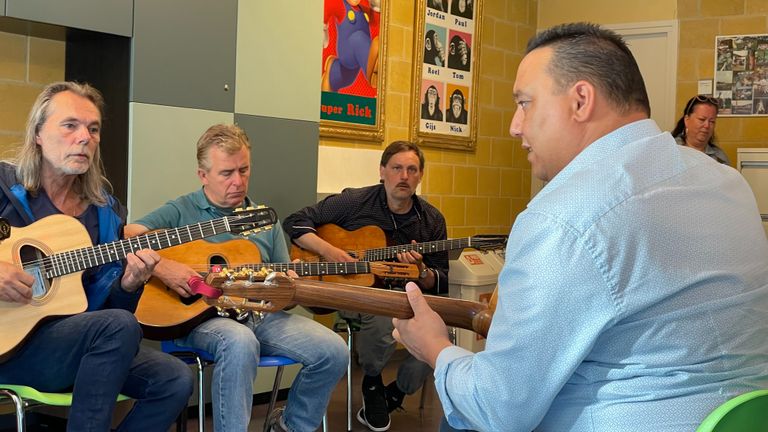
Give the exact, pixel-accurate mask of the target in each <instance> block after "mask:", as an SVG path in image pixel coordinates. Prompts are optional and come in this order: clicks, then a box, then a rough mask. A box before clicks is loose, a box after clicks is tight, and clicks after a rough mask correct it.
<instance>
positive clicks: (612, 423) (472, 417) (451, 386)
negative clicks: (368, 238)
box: [394, 23, 768, 432]
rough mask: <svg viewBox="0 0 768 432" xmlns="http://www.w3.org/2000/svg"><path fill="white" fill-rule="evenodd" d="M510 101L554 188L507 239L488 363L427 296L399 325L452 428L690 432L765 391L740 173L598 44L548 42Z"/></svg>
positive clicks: (611, 43) (752, 211) (767, 261)
mask: <svg viewBox="0 0 768 432" xmlns="http://www.w3.org/2000/svg"><path fill="white" fill-rule="evenodd" d="M514 91H515V98H516V100H517V105H518V108H517V111H516V112H515V116H514V118H513V120H512V124H511V126H510V133H511V134H512V135H513V136H515V137H518V138H520V139H521V140H522V147H523V149H525V150H526V151H527V152H528V160H529V161H530V163H531V168H532V171H533V174H534V175H535V176H536V177H538V178H540V179H542V180H545V181H548V182H549V183H548V184H547V185H546V187H545V188H544V189H543V190H542V191H541V192H540V193H539V194H538V195H537V196H536V197H535V198H534V199H532V200H531V202H530V203H529V205H528V208H527V209H526V210H525V211H524V212H522V213H521V214H520V215H519V216H518V217H517V220H516V221H515V224H514V227H513V228H512V233H511V234H510V237H509V243H508V246H507V253H506V263H505V266H504V269H503V270H502V272H501V274H500V275H499V293H498V304H497V305H496V311H495V314H494V318H493V323H492V325H491V329H490V332H489V335H488V340H487V343H486V349H485V351H483V352H480V353H477V354H472V353H471V352H468V351H466V350H464V349H462V348H459V347H456V346H452V345H451V344H450V342H449V341H448V338H447V335H446V330H445V325H444V324H443V322H442V321H441V320H440V318H439V317H438V316H437V315H436V314H435V313H434V312H433V311H431V310H430V309H429V308H428V306H427V305H426V303H425V302H424V299H423V298H422V297H421V293H420V292H419V291H418V290H417V289H416V288H415V286H409V287H408V288H407V290H408V295H409V299H410V300H411V304H412V306H413V308H414V311H415V317H414V318H413V319H411V320H395V331H394V334H395V337H396V338H398V340H400V341H402V342H403V343H404V344H405V345H406V346H407V347H408V349H409V350H410V351H411V352H412V353H413V354H414V355H416V357H418V358H420V359H422V360H424V361H426V362H427V363H429V364H431V365H433V366H434V367H435V378H436V379H435V385H436V387H437V390H438V393H439V395H440V400H441V402H442V404H443V408H444V411H445V414H446V417H447V419H448V422H449V423H450V425H451V426H452V427H454V428H459V429H474V430H481V431H521V432H528V431H531V430H541V431H558V432H560V431H611V432H620V431H650V430H652V431H692V430H694V429H695V428H696V426H697V425H698V424H699V423H700V422H701V421H702V420H703V419H704V417H706V415H707V414H708V413H709V412H710V411H711V410H712V409H714V408H716V407H717V406H718V405H720V404H721V403H723V402H725V401H726V400H728V399H729V398H731V397H733V396H735V395H737V394H739V393H743V392H746V391H750V390H755V389H758V388H768V241H766V237H765V234H764V232H763V229H762V226H761V223H760V216H759V214H758V211H757V206H756V204H755V199H754V196H753V195H752V192H751V191H750V189H749V187H748V186H747V184H746V183H745V181H744V180H743V179H742V178H741V176H740V175H739V173H738V172H736V171H735V170H733V169H732V168H730V167H727V166H724V165H720V164H718V163H716V162H714V161H713V160H712V159H711V158H709V157H708V156H707V155H705V154H704V153H701V152H698V151H695V150H692V149H689V148H686V147H681V146H678V145H676V144H675V141H674V139H673V138H672V136H671V135H670V134H669V133H666V132H661V131H660V130H659V128H658V126H657V125H656V124H655V123H654V122H653V121H652V120H649V119H648V117H649V114H650V108H649V104H648V97H647V94H646V91H645V85H644V84H643V80H642V76H641V75H640V72H639V70H638V67H637V64H636V62H635V60H634V58H633V57H632V54H631V53H630V51H629V50H628V48H627V47H626V45H625V44H624V42H623V41H622V40H621V38H620V37H618V36H617V35H615V34H614V33H612V32H610V31H606V30H603V29H601V28H600V27H598V26H595V25H591V24H585V23H579V24H565V25H561V26H557V27H554V28H552V29H549V30H547V31H545V32H543V33H541V34H539V35H537V36H535V37H534V38H533V39H532V40H531V41H530V42H529V44H528V50H527V54H526V56H525V58H524V59H523V60H522V62H521V64H520V67H519V69H518V74H517V79H516V82H515V86H514ZM651 155H652V156H651Z"/></svg>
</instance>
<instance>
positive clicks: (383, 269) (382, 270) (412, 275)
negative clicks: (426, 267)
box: [370, 261, 420, 280]
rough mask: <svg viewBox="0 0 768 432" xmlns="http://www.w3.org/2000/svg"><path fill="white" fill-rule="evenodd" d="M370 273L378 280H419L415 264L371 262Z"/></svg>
mask: <svg viewBox="0 0 768 432" xmlns="http://www.w3.org/2000/svg"><path fill="white" fill-rule="evenodd" d="M370 264H371V273H373V274H374V275H376V276H378V277H380V278H393V279H413V280H416V279H418V278H419V273H420V272H419V268H418V267H416V264H406V263H400V262H388V261H371V263H370Z"/></svg>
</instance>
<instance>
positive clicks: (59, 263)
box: [21, 215, 257, 274]
mask: <svg viewBox="0 0 768 432" xmlns="http://www.w3.org/2000/svg"><path fill="white" fill-rule="evenodd" d="M249 217H250V216H248V215H234V216H227V217H224V218H220V219H215V220H212V221H205V222H199V223H195V224H189V225H185V226H183V227H179V228H171V229H167V230H163V231H156V232H152V233H147V234H142V235H139V236H135V237H129V238H127V239H122V240H116V241H113V242H110V243H103V244H98V245H95V246H89V247H84V248H79V249H72V250H68V251H62V252H58V253H55V254H52V255H48V256H44V257H42V258H38V259H33V260H30V261H24V262H22V263H21V264H22V268H23V269H25V270H26V269H28V268H31V267H42V268H44V269H45V272H46V274H47V273H49V272H51V271H53V269H55V268H57V269H59V270H61V271H62V273H61V274H69V273H74V272H76V271H81V270H85V269H87V268H92V267H96V266H99V265H103V264H107V263H111V262H115V261H118V260H120V259H123V258H125V256H126V255H127V254H128V253H135V252H136V251H137V250H140V249H152V250H159V249H164V248H166V247H170V246H175V245H173V244H171V237H169V235H168V232H169V231H175V232H176V235H175V236H174V241H176V242H178V243H177V244H182V243H187V242H189V241H192V240H193V238H194V237H193V236H192V229H193V228H194V229H195V231H199V232H200V235H201V236H202V237H200V238H205V237H210V236H213V235H218V234H222V233H226V232H229V231H237V230H235V229H233V227H237V228H239V227H257V225H254V223H251V222H240V221H239V220H240V219H247V218H249ZM229 219H232V220H230V221H229V224H228V225H229V227H230V229H227V222H228V220H229ZM209 225H210V228H208V226H209ZM204 228H205V229H204ZM207 229H211V230H213V233H212V234H209V235H205V232H206V230H207ZM183 230H186V231H187V234H186V236H185V235H184V234H183ZM162 235H165V237H166V239H165V241H166V242H167V243H168V246H162V239H161V236H162ZM151 237H154V239H153V240H151ZM184 238H188V240H183V239H184ZM142 241H143V242H144V244H146V245H147V247H142ZM154 242H157V243H158V244H153V243H154ZM133 243H136V244H137V245H138V248H137V249H134V247H133ZM30 246H31V245H30ZM126 246H127V247H126ZM152 246H156V247H152ZM157 246H159V247H157ZM118 248H119V249H118ZM126 250H128V252H126ZM38 251H39V249H38ZM41 252H42V251H41ZM121 252H122V256H120V253H121ZM105 254H106V257H107V258H106V259H105V258H104V256H105ZM113 255H114V257H113ZM99 258H100V259H101V261H102V262H101V263H99ZM86 260H87V262H88V263H86ZM94 262H95V263H96V264H95V265H94V264H93V263H94ZM89 264H90V265H89Z"/></svg>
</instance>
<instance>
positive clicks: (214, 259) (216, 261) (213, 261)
mask: <svg viewBox="0 0 768 432" xmlns="http://www.w3.org/2000/svg"><path fill="white" fill-rule="evenodd" d="M208 265H209V267H210V266H215V265H220V266H228V265H229V263H227V259H226V258H224V257H223V256H221V255H213V256H211V258H210V259H209V260H208Z"/></svg>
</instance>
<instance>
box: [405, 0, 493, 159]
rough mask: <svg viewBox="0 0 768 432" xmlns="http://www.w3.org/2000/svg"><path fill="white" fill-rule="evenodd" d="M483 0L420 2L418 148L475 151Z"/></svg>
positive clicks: (414, 121) (414, 116)
mask: <svg viewBox="0 0 768 432" xmlns="http://www.w3.org/2000/svg"><path fill="white" fill-rule="evenodd" d="M481 16H482V0H419V1H417V2H416V17H417V23H416V32H414V40H415V43H414V49H413V56H414V58H413V65H414V66H413V67H414V71H413V86H412V88H413V89H415V92H416V94H415V95H414V96H413V100H414V103H413V109H412V110H411V139H412V140H413V141H415V142H417V143H418V144H419V145H425V146H432V147H442V148H454V149H463V150H472V149H473V148H474V147H475V141H476V139H477V84H478V76H479V73H478V61H477V58H478V56H479V55H480V27H481V26H480V23H479V19H480V17H481Z"/></svg>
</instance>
